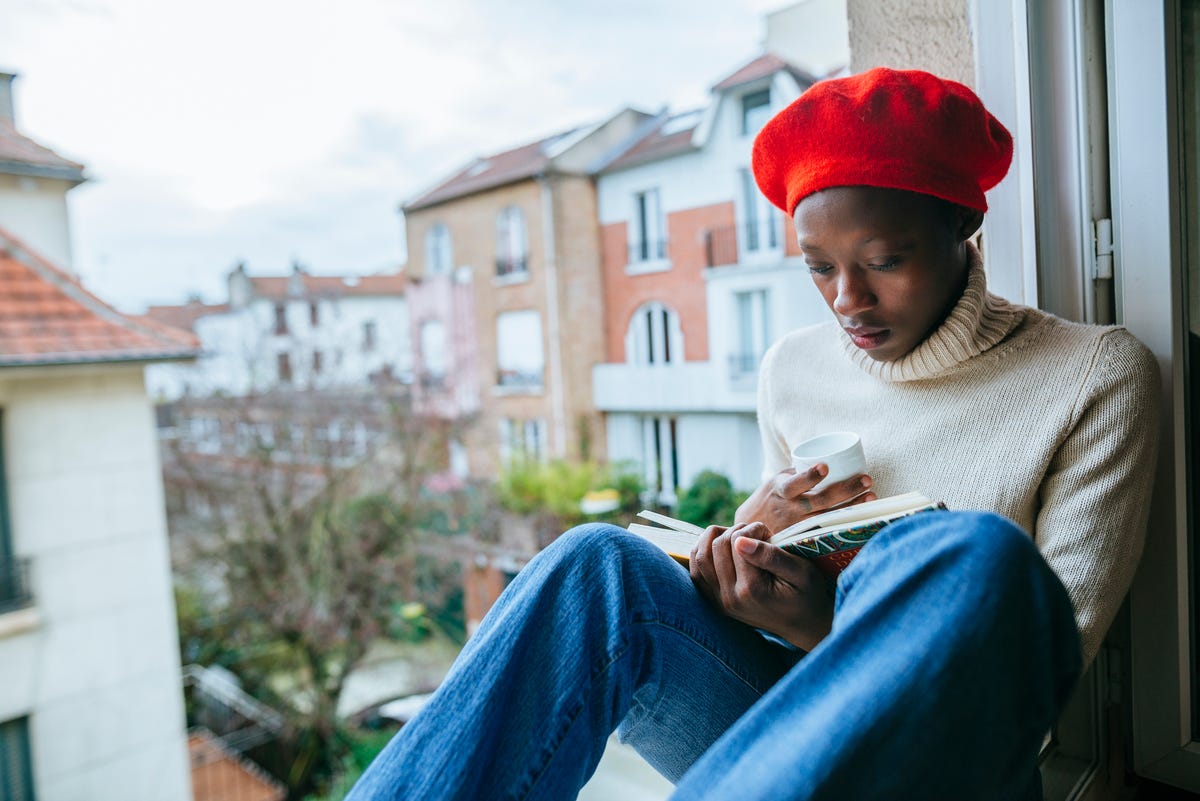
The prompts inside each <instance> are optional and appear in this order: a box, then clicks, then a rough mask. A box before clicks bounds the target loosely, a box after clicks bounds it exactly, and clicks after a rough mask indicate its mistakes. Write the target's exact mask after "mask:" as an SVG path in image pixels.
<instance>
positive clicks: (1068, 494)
mask: <svg viewBox="0 0 1200 801" xmlns="http://www.w3.org/2000/svg"><path fill="white" fill-rule="evenodd" d="M1158 391H1159V377H1158V369H1157V365H1156V363H1155V361H1154V358H1153V357H1152V356H1151V354H1150V352H1149V351H1148V350H1147V349H1146V348H1145V347H1144V346H1143V345H1142V344H1141V343H1139V342H1138V341H1137V340H1136V339H1134V337H1133V336H1132V335H1131V334H1130V333H1129V332H1128V331H1126V330H1125V329H1123V328H1119V327H1100V326H1091V325H1082V324H1079V323H1072V322H1068V321H1066V320H1062V319H1060V318H1058V317H1054V316H1053V315H1050V314H1047V313H1045V312H1042V311H1039V310H1037V309H1033V308H1028V307H1024V306H1017V305H1013V304H1010V303H1008V302H1007V301H1005V300H1003V299H1002V298H999V297H997V296H995V295H992V294H989V293H988V292H987V287H986V281H985V278H984V272H983V268H982V265H981V264H980V262H979V258H978V254H977V252H975V251H974V250H973V249H972V253H971V266H970V271H969V274H968V282H967V289H966V291H965V292H964V294H963V296H962V298H961V299H960V300H959V302H958V304H957V305H956V306H955V307H954V309H953V310H952V311H951V313H950V316H949V317H948V318H947V319H946V321H945V322H944V323H943V324H942V325H941V327H939V328H938V329H937V330H936V331H934V333H933V334H932V335H931V336H930V337H929V338H928V339H927V340H925V342H923V343H922V344H921V345H919V346H918V347H917V348H916V350H914V351H912V352H911V353H909V354H908V355H907V356H904V357H902V358H901V359H898V360H896V361H893V362H877V361H875V360H873V359H871V358H870V357H869V356H868V355H867V354H866V353H865V352H864V351H862V350H860V349H858V348H857V347H855V345H854V344H853V343H852V342H851V341H850V338H849V337H848V336H847V335H846V334H845V333H844V332H843V331H842V330H841V328H840V327H839V326H837V325H836V324H835V323H833V322H829V323H822V324H819V325H815V326H811V327H808V328H804V329H800V330H798V331H794V332H792V333H791V334H789V335H787V336H786V337H784V338H783V339H782V340H780V341H779V342H778V343H776V344H775V345H774V346H773V347H772V348H771V349H770V350H769V351H768V352H767V354H766V356H765V357H764V358H763V363H762V369H761V373H760V380H759V398H758V409H759V428H760V431H761V433H762V438H763V451H764V453H765V455H766V466H765V470H764V476H770V475H773V474H774V473H776V472H778V471H779V470H782V469H784V468H785V467H788V466H790V464H789V461H790V460H789V453H790V452H791V447H792V446H793V445H795V444H796V443H798V442H800V441H802V440H804V439H807V438H808V437H812V436H816V435H817V434H822V433H825V432H828V431H855V432H857V433H858V434H859V435H860V436H861V437H862V442H863V449H864V450H865V452H866V455H867V464H868V472H869V473H870V475H871V477H872V478H873V479H874V482H875V484H874V490H875V492H876V494H877V495H878V496H879V497H885V496H887V495H893V494H897V493H901V492H908V491H912V490H916V491H920V492H922V493H924V494H925V495H927V496H929V497H930V498H934V499H935V500H942V501H945V503H946V504H947V506H949V507H950V508H951V509H959V510H966V509H980V510H991V511H995V512H999V513H1000V514H1002V515H1004V516H1005V517H1007V518H1009V519H1010V520H1012V521H1014V522H1015V523H1016V524H1017V525H1019V526H1020V527H1021V528H1022V529H1024V530H1025V531H1026V532H1027V533H1029V534H1030V535H1031V536H1032V537H1033V538H1034V541H1035V542H1036V543H1037V544H1038V547H1039V548H1040V550H1041V552H1042V555H1043V556H1044V557H1045V558H1046V560H1047V562H1048V563H1049V564H1050V566H1051V567H1052V568H1053V569H1054V570H1055V571H1056V573H1057V574H1058V576H1059V578H1060V579H1062V582H1063V584H1064V585H1066V588H1067V591H1068V592H1069V593H1070V596H1071V601H1072V603H1073V604H1074V607H1075V614H1076V620H1077V622H1078V625H1079V631H1080V635H1081V637H1082V642H1083V654H1084V659H1085V660H1086V661H1087V662H1090V661H1091V659H1092V658H1093V657H1094V656H1095V654H1096V651H1097V650H1098V649H1099V647H1100V642H1101V640H1102V639H1103V637H1104V634H1105V632H1106V631H1107V630H1108V626H1109V624H1110V623H1111V622H1112V619H1113V616H1114V615H1115V614H1116V611H1117V608H1118V606H1119V605H1120V603H1121V600H1122V598H1123V597H1124V595H1125V593H1126V591H1127V590H1128V588H1129V584H1130V582H1131V581H1132V579H1133V574H1134V570H1135V568H1136V567H1137V563H1138V559H1139V557H1140V556H1141V551H1142V542H1143V539H1144V536H1145V528H1146V517H1147V513H1148V508H1147V507H1148V501H1149V492H1150V484H1151V481H1152V478H1153V471H1154V450H1155V446H1156V440H1157V433H1158V422H1157V417H1158Z"/></svg>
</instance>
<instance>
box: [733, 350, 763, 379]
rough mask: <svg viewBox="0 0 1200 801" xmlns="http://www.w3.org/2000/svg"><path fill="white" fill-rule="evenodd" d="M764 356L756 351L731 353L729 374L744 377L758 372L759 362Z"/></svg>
mask: <svg viewBox="0 0 1200 801" xmlns="http://www.w3.org/2000/svg"><path fill="white" fill-rule="evenodd" d="M761 358H762V357H761V356H759V355H758V354H756V353H731V354H729V375H730V377H731V378H744V377H745V376H748V375H753V374H754V373H757V372H758V362H759V359H761Z"/></svg>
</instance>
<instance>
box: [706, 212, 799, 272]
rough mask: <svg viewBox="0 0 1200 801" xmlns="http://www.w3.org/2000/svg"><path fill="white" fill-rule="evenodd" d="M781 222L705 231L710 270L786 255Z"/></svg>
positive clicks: (732, 226)
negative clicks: (783, 252)
mask: <svg viewBox="0 0 1200 801" xmlns="http://www.w3.org/2000/svg"><path fill="white" fill-rule="evenodd" d="M782 249H783V236H782V234H781V232H780V230H779V220H778V218H776V217H775V216H772V217H771V218H770V219H769V220H759V221H757V222H749V223H742V224H741V225H726V226H722V227H720V228H710V229H708V230H707V231H705V232H704V255H705V260H706V264H707V266H709V267H727V266H729V265H732V264H738V263H739V262H745V261H755V260H761V259H767V258H776V257H778V256H779V255H780V254H781V253H782Z"/></svg>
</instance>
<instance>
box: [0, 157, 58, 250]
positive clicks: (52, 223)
mask: <svg viewBox="0 0 1200 801" xmlns="http://www.w3.org/2000/svg"><path fill="white" fill-rule="evenodd" d="M70 188H71V184H70V183H68V182H67V181H60V180H56V179H53V178H31V177H27V176H18V175H0V224H2V225H3V226H4V227H5V228H6V229H8V230H9V231H10V232H11V233H12V234H13V235H15V236H16V237H17V238H18V239H20V240H22V241H23V242H24V243H25V244H26V245H28V246H29V247H30V248H32V249H33V250H35V251H37V252H38V253H41V254H42V255H43V256H45V257H46V258H47V259H49V260H50V261H51V262H53V263H54V264H55V265H57V266H59V267H62V268H63V269H65V270H71V271H72V272H73V269H72V265H71V230H70V226H69V224H68V215H67V190H68V189H70Z"/></svg>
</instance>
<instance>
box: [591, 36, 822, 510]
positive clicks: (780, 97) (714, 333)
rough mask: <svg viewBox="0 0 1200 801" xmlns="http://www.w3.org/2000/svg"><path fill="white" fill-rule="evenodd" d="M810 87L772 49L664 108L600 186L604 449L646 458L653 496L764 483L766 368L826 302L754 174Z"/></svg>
mask: <svg viewBox="0 0 1200 801" xmlns="http://www.w3.org/2000/svg"><path fill="white" fill-rule="evenodd" d="M814 80H815V78H814V77H813V76H811V75H809V74H808V73H807V72H805V71H804V70H803V69H801V68H800V67H797V66H795V65H793V64H791V63H789V62H787V61H785V60H784V59H782V58H780V57H778V56H776V55H774V54H772V53H764V54H762V55H761V56H759V57H757V58H755V59H753V60H751V61H750V62H749V63H747V64H746V65H744V66H743V67H742V68H740V69H738V70H736V71H735V72H734V73H733V74H731V75H729V76H728V77H726V78H725V79H723V80H721V81H719V82H718V83H717V84H716V85H715V86H713V87H712V90H711V94H710V97H711V99H710V102H709V104H708V105H707V106H706V107H705V108H703V109H700V110H698V111H691V112H686V113H682V114H670V113H667V112H664V113H662V114H660V115H659V116H658V117H657V118H655V119H654V120H653V121H652V122H651V123H650V124H648V125H646V126H645V129H644V130H643V132H642V134H643V135H642V136H641V138H639V139H638V140H637V141H636V143H634V144H633V145H632V146H631V147H629V148H628V149H627V150H625V151H624V152H622V153H621V154H620V155H618V156H617V157H616V158H614V159H613V160H612V161H611V162H610V163H608V164H606V165H605V166H604V167H603V169H601V170H600V171H599V172H598V174H597V177H596V188H597V189H596V191H597V197H598V198H599V204H598V212H599V215H600V230H601V254H602V256H601V258H602V263H603V266H604V292H605V295H604V300H605V316H606V323H605V325H606V329H607V334H606V342H605V346H606V347H605V363H604V364H601V365H598V366H597V367H596V368H595V371H594V379H593V380H594V387H595V400H596V407H597V408H598V409H599V410H601V411H602V412H604V415H605V425H606V435H607V441H608V455H609V458H610V459H611V460H613V461H627V462H631V463H633V464H636V465H637V466H638V468H639V469H640V471H641V472H642V474H643V477H644V480H645V482H646V484H647V486H648V487H649V488H650V489H652V490H653V491H654V492H655V493H656V495H657V498H658V501H659V502H661V503H664V504H667V505H670V504H673V503H674V501H675V493H676V490H677V488H679V487H684V486H687V485H688V484H690V483H691V481H692V480H693V479H694V478H695V476H696V475H697V474H698V473H699V472H700V471H702V470H715V471H717V472H720V473H722V474H724V475H727V476H729V477H730V479H731V480H732V482H733V483H734V485H735V486H737V487H740V488H743V489H751V488H753V487H755V486H757V484H758V483H759V478H760V476H759V474H760V471H761V469H762V451H761V445H760V443H759V435H758V429H757V424H756V421H755V400H756V387H757V374H758V363H759V360H760V359H761V357H762V355H763V353H764V352H765V351H766V349H767V348H768V347H769V346H770V345H771V343H773V342H774V341H775V340H776V339H778V338H779V337H781V336H782V335H783V334H784V333H786V332H787V331H789V330H792V329H793V328H797V327H799V326H802V325H806V324H809V323H813V322H817V321H819V320H821V319H823V315H825V314H826V312H825V307H824V304H823V303H821V301H820V298H819V296H818V295H817V293H816V292H815V290H814V289H813V288H812V286H811V281H810V280H809V278H808V276H807V271H806V270H804V269H803V268H802V266H801V265H800V259H799V254H798V249H797V247H796V242H795V234H794V233H793V232H792V230H791V226H789V225H787V221H786V219H785V218H784V216H783V215H781V214H780V213H779V212H778V211H777V210H776V209H774V208H773V207H771V206H770V205H769V204H768V203H767V202H766V200H765V199H764V198H763V197H762V195H761V194H760V193H759V191H758V187H757V186H756V185H755V183H754V179H753V176H752V175H751V172H750V148H751V145H752V143H753V140H754V135H755V134H757V133H758V130H759V128H760V127H761V126H762V124H763V123H764V122H766V120H767V119H769V118H770V117H771V116H772V115H773V114H774V113H775V112H776V111H778V110H780V109H781V108H783V107H784V106H785V105H787V104H788V103H790V102H791V101H792V100H794V99H795V98H796V97H798V96H799V94H800V92H801V91H803V90H804V89H805V88H807V87H808V86H809V85H811V84H812V82H813V81H814Z"/></svg>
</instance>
